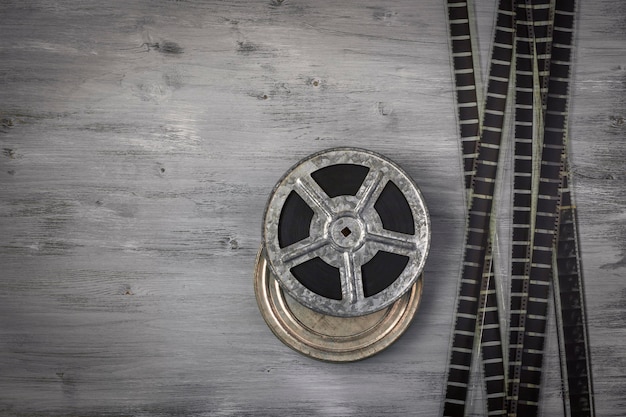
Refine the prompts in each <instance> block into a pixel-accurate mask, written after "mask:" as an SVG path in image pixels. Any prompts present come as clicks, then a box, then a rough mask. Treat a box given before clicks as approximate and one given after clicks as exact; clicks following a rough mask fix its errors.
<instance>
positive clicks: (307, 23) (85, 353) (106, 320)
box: [0, 0, 626, 416]
mask: <svg viewBox="0 0 626 417" xmlns="http://www.w3.org/2000/svg"><path fill="white" fill-rule="evenodd" d="M622 3H623V2H621V1H619V0H599V1H593V2H581V7H580V11H579V20H578V28H577V40H576V42H577V57H576V63H575V78H574V91H573V98H572V103H573V104H572V108H571V111H572V117H571V156H572V158H571V159H572V168H573V171H574V173H575V175H574V186H575V189H574V192H575V198H576V201H577V206H578V213H579V226H580V235H581V250H582V256H583V270H584V274H585V277H586V289H587V303H588V316H589V323H590V333H591V339H590V340H591V349H592V355H593V367H594V381H595V388H596V405H597V411H598V415H604V416H620V415H622V414H623V409H624V407H626V401H625V400H624V393H625V392H626V378H625V377H624V376H625V373H624V369H626V350H624V348H623V341H624V340H626V328H625V326H624V322H625V319H626V282H625V280H624V278H625V269H624V268H625V267H626V261H625V259H626V258H625V256H626V239H625V237H624V236H625V234H626V226H625V224H626V223H625V219H626V203H625V201H626V191H625V187H624V180H625V179H626V172H625V169H624V168H625V166H624V157H625V156H626V154H625V151H624V144H623V143H624V135H625V129H626V124H625V123H624V118H625V117H626V100H625V99H624V97H625V93H626V62H625V58H624V57H625V56H626V54H625V51H626V47H625V45H626V7H625V6H624V4H622ZM493 10H494V8H493V7H491V3H489V2H486V3H481V5H480V7H479V8H478V9H477V13H478V17H479V27H480V28H481V36H482V38H481V49H482V53H483V56H485V54H486V53H487V50H488V47H489V41H488V39H489V36H490V27H491V26H490V25H491V23H492V18H493V15H492V12H493ZM0 18H1V21H2V23H1V24H0V39H2V43H1V44H0V119H1V125H0V149H1V154H0V277H1V280H0V415H6V416H39V415H48V416H55V415H59V416H60V415H81V416H108V415H111V416H118V415H119V416H174V415H176V416H180V415H189V416H209V415H210V416H231V415H289V416H297V415H302V416H305V415H306V416H379V415H419V416H432V415H436V414H437V413H438V412H439V407H440V403H441V400H442V394H443V384H444V379H445V370H446V362H447V359H448V346H449V338H450V331H451V325H452V319H453V311H454V302H455V295H456V289H457V281H458V275H459V268H460V262H461V247H462V242H463V227H464V222H465V212H464V210H465V209H464V196H463V183H462V173H461V164H460V150H459V145H458V139H457V129H456V120H455V110H454V109H455V107H454V106H455V105H454V98H453V93H452V86H453V85H452V78H451V68H450V59H449V51H448V40H447V32H446V26H445V8H444V4H443V3H442V2H441V1H436V0H424V1H420V2H415V1H409V0H399V1H393V2H380V1H372V0H368V1H341V2H338V1H326V0H323V1H306V0H284V1H278V0H272V1H271V0H255V1H244V0H240V1H235V0H232V1H194V0H187V1H185V0H182V1H174V0H169V1H167V0H154V1H147V0H144V1H134V2H126V1H119V0H118V1H108V2H101V1H100V2H99V1H87V0H86V1H46V0H41V1H28V0H25V1H17V0H14V1H8V0H4V1H0ZM333 146H358V147H364V148H369V149H371V150H374V151H377V152H380V153H383V154H384V155H386V156H388V157H389V158H391V159H392V160H394V161H395V162H397V163H398V164H400V165H401V166H402V167H403V168H405V170H406V171H407V172H408V173H409V174H410V175H411V176H412V177H413V178H415V180H416V181H417V182H418V184H419V185H420V187H421V188H422V191H423V193H424V196H425V198H426V201H427V204H428V206H429V209H430V212H431V220H432V228H433V242H432V250H431V255H430V257H429V260H428V262H427V267H426V281H425V289H424V298H423V302H422V305H421V307H420V311H419V312H418V314H417V317H416V319H415V320H414V322H413V324H412V325H411V327H410V328H409V330H408V331H407V333H406V334H405V335H404V336H403V337H401V339H400V340H399V341H398V342H397V343H396V344H395V345H393V346H392V347H391V348H389V349H388V350H387V351H385V352H383V353H381V354H379V355H377V356H375V357H373V358H370V359H367V360H365V361H362V362H358V363H353V364H347V365H336V364H327V363H322V362H318V361H315V360H312V359H308V358H306V357H304V356H302V355H299V354H298V353H295V352H293V351H291V350H290V349H289V348H287V347H285V346H283V345H282V344H281V343H280V342H279V341H278V340H277V339H276V338H275V337H274V336H273V335H272V334H271V332H270V331H269V329H268V328H267V326H266V325H265V323H264V322H263V319H262V318H261V316H260V314H259V312H258V309H257V306H256V302H255V298H254V293H253V287H252V273H253V269H254V260H255V256H256V252H257V250H258V247H259V244H260V239H261V232H260V231H261V218H262V213H263V209H264V206H265V202H266V199H267V197H268V195H269V192H270V191H271V189H272V187H273V185H274V183H275V182H276V181H277V179H278V178H279V177H280V176H281V175H282V173H283V172H284V171H285V170H286V169H288V168H289V167H290V166H291V165H292V164H294V163H296V162H297V161H298V160H299V159H300V158H302V157H304V156H306V155H308V154H309V153H312V152H314V151H318V150H321V149H324V148H329V147H333ZM555 343H556V342H555V341H554V342H553V343H551V344H549V348H551V349H552V351H554V349H555V348H556V346H555ZM555 355H556V354H554V355H552V359H548V366H549V367H550V370H551V371H550V372H548V375H547V377H546V378H547V380H546V386H547V387H548V388H547V389H546V394H545V405H544V414H545V415H554V414H555V413H559V412H560V409H561V408H560V407H561V400H560V398H559V395H560V394H559V380H558V378H559V374H558V360H557V358H556V356H555ZM477 410H478V409H477ZM476 414H480V411H476Z"/></svg>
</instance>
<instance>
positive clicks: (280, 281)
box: [255, 148, 431, 361]
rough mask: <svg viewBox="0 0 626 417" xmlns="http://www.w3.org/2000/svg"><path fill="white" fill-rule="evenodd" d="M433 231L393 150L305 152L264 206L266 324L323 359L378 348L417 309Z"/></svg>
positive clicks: (260, 283)
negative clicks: (389, 155) (389, 154)
mask: <svg viewBox="0 0 626 417" xmlns="http://www.w3.org/2000/svg"><path fill="white" fill-rule="evenodd" d="M430 233H431V231H430V220H429V217H428V211H427V208H426V205H425V203H424V199H423V197H422V194H421V192H420V190H419V188H418V187H417V185H416V184H415V183H414V182H413V180H412V179H411V178H410V177H409V176H408V175H407V174H406V173H405V172H404V171H403V170H402V169H401V168H400V167H398V166H397V165H396V164H394V163H393V162H391V161H390V160H388V159H386V158H385V157H383V156H381V155H378V154H376V153H373V152H370V151H366V150H362V149H356V148H333V149H328V150H325V151H322V152H319V153H316V154H313V155H311V156H309V157H307V158H305V159H303V160H302V161H300V162H299V163H298V164H296V165H295V166H294V167H292V168H291V169H290V170H289V171H288V172H287V173H286V174H285V175H284V176H283V177H282V178H281V179H280V181H279V182H278V184H277V185H276V187H275V188H274V190H273V191H272V193H271V195H270V198H269V201H268V204H267V207H266V211H265V216H264V225H263V246H262V251H261V255H260V256H259V260H258V261H257V272H256V279H255V283H256V284H255V288H256V293H257V300H258V301H259V307H260V308H261V312H262V313H263V316H264V318H265V320H266V322H267V323H268V325H269V326H270V328H272V330H273V331H274V333H275V334H276V335H277V336H278V337H279V338H280V339H281V340H283V342H285V343H286V344H288V345H289V346H291V347H293V348H295V349H296V350H299V351H301V352H302V353H305V354H308V355H309V356H313V357H316V358H318V359H324V360H331V361H335V360H337V361H345V360H357V359H362V358H363V357H367V356H369V355H371V354H373V353H376V352H377V351H378V350H380V349H379V347H380V346H383V347H382V348H384V347H386V346H388V344H390V343H391V341H392V340H391V339H393V340H395V338H391V339H390V338H389V337H390V336H385V335H396V336H395V337H397V336H399V334H401V331H398V330H399V329H404V328H406V326H408V323H409V322H410V320H411V319H412V317H413V314H414V313H415V311H416V309H417V304H418V303H419V297H420V295H421V285H422V281H421V278H420V277H421V274H422V271H423V269H424V263H425V261H426V257H427V255H428V250H429V246H430ZM261 265H266V266H265V267H262V266H261ZM274 281H275V283H274ZM407 305H410V306H412V307H411V308H408V309H407ZM407 312H408V313H407ZM316 315H317V319H319V320H323V321H326V322H333V323H335V324H333V326H331V327H333V329H334V330H332V331H330V332H331V333H332V334H326V333H325V332H326V331H329V330H328V329H327V328H325V329H324V330H322V332H321V333H320V331H319V329H318V330H314V327H315V326H313V327H309V326H307V325H306V320H307V319H308V318H309V317H314V316H316ZM285 316H293V317H295V319H294V320H295V321H294V320H284V319H283V318H284V317H285ZM376 317H378V318H376ZM380 317H387V318H386V319H384V320H382V321H381V320H379V319H380ZM317 319H316V320H317ZM295 322H299V323H300V324H299V325H298V326H296V325H293V323H295ZM339 323H341V324H339ZM381 323H382V324H381ZM303 326H304V327H303ZM381 326H382V327H381ZM396 327H397V328H396ZM355 329H361V330H359V331H358V332H357V333H356V334H353V333H354V332H355ZM373 329H375V330H373ZM394 329H395V330H394ZM337 332H338V333H337ZM372 334H375V335H378V336H376V337H374V338H371V335H372ZM286 335H287V336H286ZM320 335H321V336H320ZM368 335H369V336H368ZM379 336H380V338H387V339H385V340H386V341H384V342H382V343H381V342H380V341H379V340H378V339H379ZM294 337H295V339H294ZM319 337H322V339H323V343H322V342H320V341H319V340H318V341H316V340H317V339H318V338H319ZM346 338H347V339H346ZM355 338H356V339H355ZM296 339H297V340H299V342H298V343H293V342H292V340H296ZM353 339H354V340H356V341H357V342H356V343H348V344H346V343H345V341H346V340H353ZM329 340H330V341H331V342H330V345H329V344H328V343H327V342H328V341H329ZM320 343H321V344H320ZM337 349H339V350H340V351H342V352H343V353H342V354H339V355H338V354H336V351H337ZM312 352H317V353H312ZM320 352H322V353H320ZM331 352H335V353H333V354H331ZM366 352H370V353H366Z"/></svg>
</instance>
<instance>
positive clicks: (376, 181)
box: [354, 171, 387, 215]
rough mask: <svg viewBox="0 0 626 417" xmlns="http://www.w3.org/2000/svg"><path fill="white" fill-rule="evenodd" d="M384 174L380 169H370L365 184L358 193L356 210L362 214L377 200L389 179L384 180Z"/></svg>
mask: <svg viewBox="0 0 626 417" xmlns="http://www.w3.org/2000/svg"><path fill="white" fill-rule="evenodd" d="M383 179H384V176H383V174H382V173H381V172H379V171H373V172H372V171H370V172H369V174H368V175H367V177H366V178H365V181H363V185H362V186H361V189H360V190H359V192H358V194H357V198H358V199H359V201H358V203H357V205H356V207H355V208H354V211H355V212H356V213H357V214H358V215H361V214H362V213H363V211H364V210H366V209H368V208H369V207H371V205H373V202H374V201H376V199H377V198H378V196H379V195H380V193H381V192H382V191H383V187H384V186H385V183H386V182H387V181H383Z"/></svg>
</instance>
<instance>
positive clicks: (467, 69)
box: [443, 0, 514, 416]
mask: <svg viewBox="0 0 626 417" xmlns="http://www.w3.org/2000/svg"><path fill="white" fill-rule="evenodd" d="M448 14H449V25H450V35H451V40H452V56H453V61H454V69H455V82H456V87H457V88H456V89H457V105H458V109H459V124H460V126H461V137H462V140H463V142H462V143H463V157H464V167H465V184H466V186H467V185H468V184H469V187H468V188H469V193H468V199H469V211H468V221H467V233H466V240H465V242H466V244H465V252H464V260H463V272H462V278H461V286H460V288H459V295H458V299H457V310H456V316H455V327H454V331H453V337H452V347H451V355H450V366H449V369H448V377H447V384H446V395H445V400H444V405H443V415H444V416H457V415H464V414H465V407H466V401H467V394H468V389H469V386H468V383H469V377H470V371H471V363H472V355H473V349H474V343H475V336H476V333H477V332H479V333H480V342H481V343H480V344H481V352H482V363H483V367H484V374H485V381H486V390H487V398H488V400H487V406H488V414H489V415H502V414H504V412H505V409H504V401H505V386H506V382H505V378H504V363H503V357H502V343H501V332H500V321H499V317H498V308H497V295H496V291H495V289H496V286H495V279H494V274H493V266H492V262H490V258H491V249H490V247H491V242H490V234H491V233H490V224H491V212H492V208H493V197H494V190H495V182H496V177H497V171H498V169H497V167H498V159H499V154H500V142H501V138H502V129H503V125H504V115H505V110H506V100H507V96H508V88H509V81H510V70H511V60H512V56H513V34H514V29H513V22H514V19H513V14H514V11H513V7H512V2H511V1H502V0H501V1H500V2H499V5H498V13H497V19H496V29H495V35H494V43H493V45H492V57H491V64H490V71H489V78H488V84H487V97H486V103H485V111H484V115H483V117H482V126H481V125H480V124H479V122H478V120H479V110H478V104H477V93H476V77H475V71H474V59H473V55H472V50H471V30H470V25H469V11H468V7H467V3H459V2H449V3H448ZM463 46H465V48H463ZM467 48H470V49H469V50H467ZM470 83H473V88H472V86H468V84H470ZM476 133H478V135H476ZM476 136H478V137H479V138H480V140H478V141H476V140H475V137H476ZM473 151H474V152H473ZM476 151H477V154H476ZM473 153H474V154H473ZM470 164H471V166H472V169H471V170H469V169H468V168H469V166H470ZM488 260H489V262H487V261H488ZM479 313H480V321H479Z"/></svg>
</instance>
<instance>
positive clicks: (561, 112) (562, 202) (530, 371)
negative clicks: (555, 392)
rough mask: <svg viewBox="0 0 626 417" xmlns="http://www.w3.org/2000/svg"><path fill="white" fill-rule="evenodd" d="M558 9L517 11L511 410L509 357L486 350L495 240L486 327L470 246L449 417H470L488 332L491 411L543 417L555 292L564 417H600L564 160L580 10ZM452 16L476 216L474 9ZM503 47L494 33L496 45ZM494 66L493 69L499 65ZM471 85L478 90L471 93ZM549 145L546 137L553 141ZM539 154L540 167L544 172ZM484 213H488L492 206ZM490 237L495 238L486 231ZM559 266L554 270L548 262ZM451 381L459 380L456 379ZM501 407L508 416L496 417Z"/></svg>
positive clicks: (457, 9)
mask: <svg viewBox="0 0 626 417" xmlns="http://www.w3.org/2000/svg"><path fill="white" fill-rule="evenodd" d="M556 3H557V4H556V6H555V2H554V0H552V1H550V0H534V1H530V0H526V1H524V2H520V3H519V7H518V8H517V10H516V15H517V24H516V29H517V40H516V48H517V51H516V52H517V55H516V67H517V73H516V85H517V88H516V109H515V114H516V125H515V137H516V141H515V172H514V207H513V213H514V226H513V227H514V228H513V242H512V249H513V253H512V258H513V259H512V271H511V272H512V280H511V324H510V335H509V344H510V350H509V361H510V368H509V378H510V383H509V387H508V388H509V390H508V395H509V396H508V401H507V403H508V408H506V407H504V406H503V404H504V402H501V401H499V396H498V394H497V391H498V389H499V388H498V385H499V383H498V382H496V381H500V382H502V384H505V382H504V381H506V375H505V373H504V371H503V370H496V369H497V367H495V368H494V367H493V366H490V365H492V364H498V363H500V364H501V363H502V361H501V360H499V359H497V358H498V357H501V356H500V355H501V353H500V355H498V353H497V349H496V350H493V349H491V350H489V349H485V347H487V346H490V342H489V338H490V337H496V338H498V337H499V336H496V334H499V333H498V332H491V330H493V329H492V328H491V326H492V323H490V320H493V319H494V317H495V318H497V313H498V308H497V297H495V291H494V289H495V288H496V287H495V285H494V284H495V280H494V278H495V277H494V275H493V269H492V262H491V250H490V246H491V242H490V241H489V238H488V237H487V241H486V242H487V243H486V249H485V253H484V257H483V261H484V262H483V264H482V266H483V273H482V277H481V286H480V297H479V299H478V301H477V305H478V315H477V316H476V317H475V318H476V320H479V322H477V321H476V320H473V319H474V316H473V311H474V310H473V308H474V303H473V302H474V300H475V298H474V297H473V295H472V294H474V292H473V291H475V288H472V285H475V280H471V279H470V280H468V279H466V278H465V273H466V270H467V268H468V267H469V265H467V259H472V258H471V255H472V253H471V251H470V250H468V247H467V246H466V251H465V255H466V259H465V261H466V262H465V263H464V275H463V278H462V285H461V289H460V294H459V299H458V309H457V313H456V324H455V331H454V336H453V342H452V344H453V346H452V353H451V361H450V363H451V366H450V370H449V373H448V384H447V391H446V400H445V402H444V415H462V414H463V413H464V412H465V408H464V404H465V397H463V399H461V398H460V397H462V396H466V395H467V382H466V381H467V380H469V372H470V367H471V363H472V359H471V358H472V349H473V338H474V337H475V335H476V334H477V333H476V332H477V331H479V332H480V334H481V348H482V353H483V366H484V371H485V377H486V391H487V401H488V413H489V414H491V415H497V414H503V413H505V412H504V411H503V409H507V410H508V412H509V414H510V415H517V414H518V413H519V415H527V414H528V413H530V414H528V415H535V414H536V412H537V409H538V401H539V394H540V387H541V364H542V360H543V348H544V345H545V323H546V318H547V305H548V296H549V289H550V285H551V284H553V285H554V286H555V289H556V290H555V293H554V297H555V304H556V308H557V320H558V324H559V336H560V337H559V348H560V350H561V352H562V355H561V359H562V370H563V372H562V377H563V389H564V401H565V403H566V404H565V409H566V415H585V416H587V415H593V389H592V382H591V366H590V359H589V347H588V336H587V328H586V320H585V309H584V294H583V282H582V276H581V274H580V262H579V254H578V247H577V234H576V233H577V231H576V225H575V212H574V208H573V205H572V204H571V195H570V190H569V188H568V170H567V168H568V165H567V155H566V153H565V149H566V143H565V140H566V125H567V94H568V91H567V89H568V83H569V68H570V61H571V33H572V32H573V16H574V4H573V2H565V1H560V2H559V1H557V2H556ZM448 15H449V23H450V37H451V41H452V43H451V48H452V55H453V61H454V70H455V84H456V97H457V106H458V118H459V125H460V133H461V139H462V151H463V161H464V176H465V185H466V189H467V190H468V194H469V195H470V196H472V199H471V200H470V202H469V203H470V209H472V208H473V204H474V203H475V196H474V193H475V192H476V190H475V189H474V187H475V185H476V184H475V180H474V177H473V175H474V174H476V173H477V172H480V171H475V170H473V169H470V167H480V163H482V162H483V161H481V160H480V159H479V160H478V162H476V157H477V156H480V155H479V154H478V152H477V151H479V150H480V145H481V142H480V140H478V141H477V140H476V132H478V136H479V138H480V137H481V126H480V124H479V123H478V120H480V108H479V106H478V103H477V101H478V100H477V94H476V87H475V85H476V76H475V70H474V65H475V59H474V56H473V50H472V48H473V45H472V36H471V27H470V19H469V11H468V4H467V3H465V2H453V1H449V2H448ZM553 23H554V26H553ZM568 34H569V36H568ZM553 39H554V45H555V48H556V50H555V53H554V57H555V58H554V59H555V62H554V63H553V62H552V59H551V58H552V47H553V45H552V44H553ZM498 43H500V42H498V37H497V33H496V38H495V44H496V45H495V46H497V44H498ZM493 59H495V60H496V61H495V62H497V63H501V62H502V60H500V59H499V57H497V56H496V55H495V54H494V55H493V56H492V60H493ZM491 64H492V68H491V70H492V71H493V61H492V63H491ZM491 81H492V80H490V82H491ZM472 82H473V83H474V86H468V84H470V83H472ZM505 97H506V96H504V98H505ZM488 104H489V103H488ZM496 115H497V113H496ZM484 116H485V117H484V119H483V120H484V121H485V125H486V126H488V129H487V130H489V127H491V126H489V124H488V123H489V122H488V121H487V120H488V119H489V117H490V116H493V112H489V111H487V112H486V114H485V115H484ZM559 135H560V137H559ZM544 137H547V139H546V140H545V142H544V141H543V138H544ZM540 154H541V158H542V159H541V163H540V166H539V168H538V167H537V164H539V155H540ZM496 159H497V158H496ZM492 161H493V160H492ZM494 181H495V179H494ZM481 203H483V204H484V202H481ZM481 207H483V208H484V205H483V206H481ZM472 214H473V213H472V212H471V211H470V215H469V217H470V223H469V225H468V226H470V230H469V231H468V242H466V244H469V245H471V246H472V249H473V250H477V249H478V248H482V246H480V245H475V243H476V242H475V241H474V242H473V243H472V241H471V240H470V239H469V236H470V235H471V234H472V233H475V232H476V231H477V230H478V228H472V227H471V225H472V223H471V219H472ZM474 224H475V223H474ZM483 230H484V234H487V230H486V229H483ZM482 237H484V236H482ZM557 238H558V244H556V248H555V241H556V239H557ZM479 240H480V239H479ZM481 243H482V242H481ZM468 255H469V256H468ZM551 258H553V262H550V260H551ZM475 264H476V263H475ZM551 264H552V265H551ZM474 266H476V265H474ZM552 268H554V270H553V269H552ZM557 271H558V272H557ZM557 274H558V278H557ZM552 275H554V277H553V276H552ZM553 280H554V281H553ZM468 294H470V295H468ZM491 296H494V297H493V298H490V297H491ZM494 301H495V302H494ZM491 312H495V315H491V314H490V313H491ZM472 321H473V322H474V325H475V329H474V334H472V333H471V325H472ZM496 321H497V319H496ZM493 327H494V329H495V328H498V329H499V322H498V324H495V323H493ZM500 348H501V344H500ZM492 355H493V356H495V357H496V359H495V360H492V359H491V357H490V356H492ZM451 375H456V376H458V379H454V376H452V377H451ZM461 379H463V380H464V381H465V382H463V381H461ZM494 382H495V383H494ZM494 399H495V400H494ZM498 407H501V408H500V409H499V410H498Z"/></svg>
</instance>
